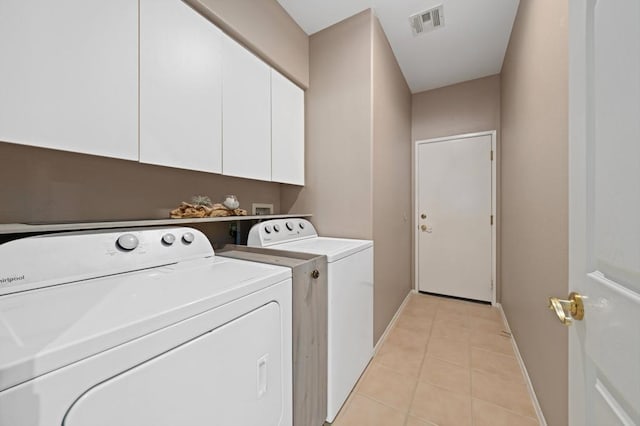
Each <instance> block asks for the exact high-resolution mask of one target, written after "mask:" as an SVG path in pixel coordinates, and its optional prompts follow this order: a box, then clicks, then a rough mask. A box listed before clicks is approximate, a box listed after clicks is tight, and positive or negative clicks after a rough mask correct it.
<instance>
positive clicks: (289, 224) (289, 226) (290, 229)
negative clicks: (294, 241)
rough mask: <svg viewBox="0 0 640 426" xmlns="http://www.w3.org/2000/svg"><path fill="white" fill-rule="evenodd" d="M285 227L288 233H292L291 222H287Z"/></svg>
mask: <svg viewBox="0 0 640 426" xmlns="http://www.w3.org/2000/svg"><path fill="white" fill-rule="evenodd" d="M286 225H287V229H288V230H289V231H293V222H287V224H286Z"/></svg>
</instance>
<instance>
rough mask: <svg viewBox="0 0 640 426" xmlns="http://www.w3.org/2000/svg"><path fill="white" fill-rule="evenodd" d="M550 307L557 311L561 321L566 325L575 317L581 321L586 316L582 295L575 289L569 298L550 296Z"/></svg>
mask: <svg viewBox="0 0 640 426" xmlns="http://www.w3.org/2000/svg"><path fill="white" fill-rule="evenodd" d="M549 309H551V310H552V311H555V313H556V315H557V316H558V319H559V320H560V322H561V323H562V324H564V325H566V326H570V325H571V323H572V322H573V320H574V319H575V320H578V321H580V320H582V318H584V303H583V301H582V296H581V295H580V293H576V292H575V291H574V292H571V294H569V300H563V299H558V298H557V297H550V298H549Z"/></svg>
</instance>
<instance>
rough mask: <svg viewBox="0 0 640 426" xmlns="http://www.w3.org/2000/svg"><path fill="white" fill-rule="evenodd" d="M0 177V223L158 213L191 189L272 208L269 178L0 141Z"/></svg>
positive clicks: (164, 213) (163, 214) (274, 197)
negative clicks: (245, 177)
mask: <svg viewBox="0 0 640 426" xmlns="http://www.w3.org/2000/svg"><path fill="white" fill-rule="evenodd" d="M0 182H2V185H0V205H1V206H2V207H1V208H0V223H13V222H69V221H95V220H124V219H153V218H163V219H165V218H168V216H169V211H170V210H171V209H173V208H175V207H176V206H177V205H178V203H180V202H181V201H189V200H190V199H191V196H193V195H196V194H202V195H208V196H210V197H211V198H212V200H214V201H222V199H223V197H224V195H226V194H235V195H236V196H237V197H238V200H239V201H240V207H242V208H246V209H249V210H250V209H251V203H273V204H274V210H275V211H279V208H280V185H279V184H277V183H271V182H260V181H255V180H250V179H240V178H233V177H228V176H222V175H215V174H211V173H202V172H194V171H189V170H181V169H174V168H170V167H161V166H152V165H147V164H139V163H136V162H134V161H125V160H117V159H112V158H104V157H97V156H92V155H84V154H74V153H69V152H63V151H56V150H50V149H43V148H34V147H29V146H22V145H14V144H8V143H1V142H0ZM225 226H226V225H225Z"/></svg>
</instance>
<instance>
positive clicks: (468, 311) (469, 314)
mask: <svg viewBox="0 0 640 426" xmlns="http://www.w3.org/2000/svg"><path fill="white" fill-rule="evenodd" d="M466 312H467V321H468V324H469V327H470V328H471V329H472V330H471V333H469V417H470V418H471V426H475V424H476V419H475V416H474V415H473V359H472V356H473V355H472V353H471V351H472V346H471V334H472V333H473V332H474V330H473V328H472V327H471V313H470V310H469V308H468V307H467V311H466Z"/></svg>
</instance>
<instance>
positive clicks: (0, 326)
mask: <svg viewBox="0 0 640 426" xmlns="http://www.w3.org/2000/svg"><path fill="white" fill-rule="evenodd" d="M289 277H291V269H289V268H284V267H279V266H272V265H265V264H259V263H253V262H247V261H242V260H235V259H223V258H215V257H213V258H206V259H197V260H190V261H185V262H180V263H177V264H173V265H167V266H162V267H157V268H152V269H147V270H143V271H136V272H128V273H123V274H119V275H114V276H109V277H102V278H95V279H90V280H85V281H79V282H76V283H71V284H65V285H59V286H55V287H47V288H43V289H39V290H32V291H27V292H21V293H14V294H9V295H5V296H1V297H0V348H2V349H1V350H0V391H2V390H4V389H6V388H8V387H11V386H14V385H16V384H19V383H22V382H24V381H26V380H29V379H31V378H33V377H36V376H39V375H41V374H44V373H46V372H49V371H52V370H55V369H57V368H60V367H63V366H65V365H68V364H71V363H73V362H75V361H78V360H81V359H83V358H86V357H89V356H91V355H94V354H96V353H98V352H101V351H104V350H107V349H109V348H113V347H115V346H117V345H120V344H123V343H125V342H127V341H130V340H133V339H135V338H138V337H140V336H143V335H145V334H148V333H152V332H154V331H157V330H159V329H161V328H164V327H167V326H169V325H171V324H175V323H177V322H179V321H182V320H184V319H187V318H189V317H192V316H195V315H198V314H200V313H202V312H205V311H207V310H210V309H213V308H215V307H217V306H220V305H223V304H225V303H228V302H230V301H232V300H235V299H238V298H240V297H242V296H245V295H247V294H250V293H253V292H255V291H258V290H260V289H263V288H265V287H268V286H270V285H273V284H276V283H278V282H281V281H282V280H285V279H287V278H289Z"/></svg>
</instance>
